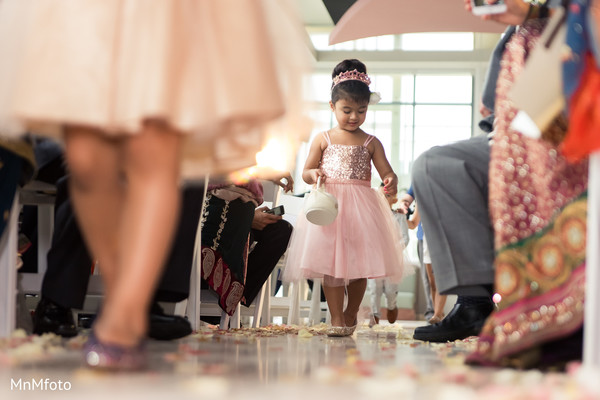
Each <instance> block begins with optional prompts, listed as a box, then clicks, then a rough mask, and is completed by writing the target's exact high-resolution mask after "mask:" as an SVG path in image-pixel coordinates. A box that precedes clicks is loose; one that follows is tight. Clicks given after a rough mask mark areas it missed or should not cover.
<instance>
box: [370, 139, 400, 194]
mask: <svg viewBox="0 0 600 400" xmlns="http://www.w3.org/2000/svg"><path fill="white" fill-rule="evenodd" d="M371 143H372V144H373V146H374V149H375V150H374V151H373V156H372V158H373V165H375V169H376V170H377V172H378V173H379V177H380V178H381V180H382V181H383V187H384V191H385V193H387V194H391V195H395V194H396V193H398V177H397V176H396V174H395V173H394V170H393V169H392V166H391V165H390V163H389V161H388V160H387V158H386V157H385V150H384V149H383V145H382V144H381V142H380V141H379V139H377V138H374V139H373V140H372V141H371Z"/></svg>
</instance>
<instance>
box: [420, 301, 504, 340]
mask: <svg viewBox="0 0 600 400" xmlns="http://www.w3.org/2000/svg"><path fill="white" fill-rule="evenodd" d="M493 308H494V306H493V304H492V303H491V302H490V303H489V304H488V303H482V304H468V305H466V304H462V303H456V304H455V305H454V308H452V311H450V312H449V313H448V315H447V316H446V318H444V319H443V320H442V321H441V322H438V323H437V324H433V325H429V326H420V327H418V328H416V329H415V333H414V335H413V339H416V340H424V341H427V342H452V341H454V340H460V339H464V338H467V337H469V336H477V335H479V332H481V328H482V327H483V324H484V322H485V320H486V318H487V317H488V316H489V315H490V313H491V312H492V310H493Z"/></svg>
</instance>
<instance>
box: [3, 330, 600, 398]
mask: <svg viewBox="0 0 600 400" xmlns="http://www.w3.org/2000/svg"><path fill="white" fill-rule="evenodd" d="M414 327H415V323H414V322H400V323H396V324H394V325H387V326H376V327H374V328H369V327H368V326H366V325H363V326H361V327H359V329H358V330H357V331H356V332H355V333H354V335H353V336H352V337H346V338H330V337H327V336H324V335H321V334H319V332H318V330H317V331H314V330H313V331H312V334H311V332H310V330H309V331H307V330H306V329H304V330H301V331H299V332H298V330H299V328H298V327H288V328H287V329H286V328H285V327H284V326H275V327H270V328H266V329H262V330H251V329H242V330H240V331H227V332H224V331H216V330H213V329H209V328H203V329H202V330H201V332H199V333H197V334H194V335H191V336H189V337H187V338H184V339H181V340H178V341H172V342H157V341H150V342H149V343H148V349H149V355H150V365H149V368H148V369H147V370H145V371H142V372H139V373H127V374H125V373H121V374H119V373H100V372H95V371H91V370H89V369H86V368H84V367H83V364H82V362H81V350H80V347H81V345H82V343H83V341H84V340H85V337H84V336H83V335H82V336H80V337H77V338H75V339H74V340H70V341H65V340H62V339H60V338H57V337H43V338H40V337H24V338H12V339H10V340H9V339H0V399H13V398H14V399H39V398H44V399H54V398H56V399H63V398H78V399H95V398H98V399H100V398H101V399H104V400H106V399H121V398H123V399H132V398H133V399H137V398H139V399H148V400H150V399H166V400H168V399H177V400H179V399H187V398H190V399H205V398H206V399H261V400H264V399H292V400H294V399H303V400H304V399H311V400H312V399H314V400H317V399H331V400H337V399H395V400H409V399H442V400H451V399H460V400H470V399H480V398H484V399H486V400H489V399H491V400H496V399H497V400H500V399H509V400H512V399H517V400H518V399H527V400H543V399H551V400H554V399H556V400H563V399H577V400H580V399H581V400H584V399H585V400H588V399H595V398H598V399H600V384H599V382H598V379H597V378H598V376H596V377H595V378H593V377H594V374H593V373H591V372H589V371H586V370H584V369H581V368H579V369H577V368H572V369H571V371H570V372H567V373H542V372H539V371H515V370H505V369H492V368H478V367H471V366H466V365H464V362H463V361H464V357H465V355H466V354H467V353H468V352H470V351H471V349H472V348H473V346H474V341H475V340H476V339H475V338H470V339H467V340H465V341H461V342H455V343H448V344H430V343H424V342H419V341H413V340H412V339H411V337H412V331H413V329H414ZM590 376H591V377H592V378H590ZM28 385H29V388H28Z"/></svg>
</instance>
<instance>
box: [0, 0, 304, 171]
mask: <svg viewBox="0 0 600 400" xmlns="http://www.w3.org/2000/svg"><path fill="white" fill-rule="evenodd" d="M290 7H291V6H289V4H288V2H287V1H274V0H247V1H246V0H245V1H237V0H218V1H214V0H176V1H172V0H64V1H63V0H61V1H54V0H36V1H22V0H2V1H0V54H2V62H1V63H0V135H4V136H6V135H8V136H16V135H20V134H22V133H23V131H24V130H29V131H33V132H36V133H41V134H45V135H48V136H53V137H56V138H57V139H59V140H60V139H61V138H62V133H63V128H64V126H65V125H67V124H71V125H78V126H85V127H89V128H92V129H96V130H97V131H98V132H102V133H104V134H106V135H109V136H120V135H135V134H136V133H138V132H139V131H140V128H141V126H142V124H143V122H144V121H145V120H148V119H158V120H162V121H165V122H166V123H167V124H169V125H170V126H171V127H172V128H173V130H174V131H175V132H178V133H180V134H183V135H185V139H186V143H185V145H184V146H183V152H184V154H183V165H182V167H183V172H184V174H185V175H192V176H193V175H198V176H202V175H203V174H205V173H207V172H211V173H214V172H217V173H218V172H225V171H231V170H236V169H239V168H243V167H247V166H250V165H254V164H255V163H256V160H255V154H256V152H257V151H259V150H260V149H261V148H262V147H263V145H264V144H265V143H266V141H267V136H268V131H267V130H266V129H267V128H265V127H266V125H267V123H271V122H273V121H274V120H278V119H280V118H281V117H283V116H284V115H286V116H289V115H290V114H289V112H290V111H291V112H293V110H292V109H291V107H296V105H295V104H293V103H292V100H291V99H290V98H288V96H287V95H288V94H289V95H291V96H292V97H293V98H294V101H297V100H296V98H298V99H300V98H301V97H300V91H299V90H295V88H294V87H293V86H294V85H301V82H300V81H301V78H302V72H305V71H306V70H307V68H306V67H307V66H308V65H309V64H308V56H306V57H303V56H304V53H302V51H301V50H303V48H304V47H305V45H304V44H303V42H302V40H303V39H302V30H303V29H301V28H302V27H301V24H300V23H299V18H297V15H295V13H294V11H295V10H293V9H290ZM304 34H305V33H304ZM286 48H289V50H286ZM299 49H300V50H299ZM293 50H294V51H295V53H296V54H295V55H293V54H290V53H292V51H293ZM286 59H287V60H286ZM292 63H293V64H292ZM294 65H296V66H299V67H295V66H294ZM296 81H297V82H296ZM284 87H285V90H284V89H282V88H284ZM288 88H291V90H290V91H288V90H287V89H288ZM284 91H285V93H284ZM292 91H294V93H292ZM298 101H299V100H298ZM291 103H292V104H291ZM293 118H296V117H293ZM298 119H300V117H298ZM287 128H289V127H286V132H287V131H289V129H287ZM280 132H281V131H280Z"/></svg>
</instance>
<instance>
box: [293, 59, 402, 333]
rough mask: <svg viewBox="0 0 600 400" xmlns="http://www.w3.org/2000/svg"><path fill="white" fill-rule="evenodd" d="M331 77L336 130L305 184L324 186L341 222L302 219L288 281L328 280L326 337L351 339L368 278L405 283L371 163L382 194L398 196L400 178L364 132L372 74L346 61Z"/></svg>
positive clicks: (319, 144) (324, 137)
mask: <svg viewBox="0 0 600 400" xmlns="http://www.w3.org/2000/svg"><path fill="white" fill-rule="evenodd" d="M332 77H333V83H332V87H331V101H330V102H329V104H330V106H331V110H332V111H333V113H334V115H335V118H336V120H337V122H338V125H337V126H336V127H335V128H333V129H331V130H329V131H327V132H323V133H322V134H320V135H318V136H317V137H316V138H315V139H314V141H313V142H312V144H311V147H310V152H309V155H308V159H307V160H306V164H305V165H304V170H303V172H302V179H304V181H305V182H306V183H308V184H314V183H316V182H317V179H318V178H319V177H320V178H321V184H323V183H324V182H326V190H327V191H328V192H329V193H331V194H333V195H334V196H335V197H336V198H337V200H338V205H339V210H338V216H337V218H336V219H335V220H334V221H333V223H331V224H330V225H326V226H318V225H313V224H311V223H309V222H308V220H307V219H306V217H305V216H300V217H299V218H298V222H297V226H296V228H295V229H294V233H293V234H292V239H291V241H290V247H289V249H288V256H287V262H286V267H285V271H284V275H283V280H284V281H297V280H300V279H303V278H323V290H324V293H325V297H326V299H327V305H328V306H329V312H330V313H331V325H332V327H331V328H330V329H328V331H327V334H328V335H329V336H349V335H351V334H352V333H353V332H354V329H355V327H356V324H357V322H358V321H357V315H358V309H359V307H360V304H361V301H362V298H363V295H364V293H365V289H366V286H367V278H379V277H384V276H388V277H391V278H392V280H395V281H399V280H400V278H401V276H402V269H403V261H402V260H403V258H402V250H403V245H402V242H401V238H400V237H399V236H400V234H399V232H398V230H397V228H396V227H395V225H394V224H395V223H396V222H395V221H394V219H393V217H392V215H391V214H390V211H389V206H388V204H387V202H386V201H385V199H384V197H383V196H381V195H380V194H378V193H377V191H375V190H373V189H371V161H372V162H373V164H374V165H375V168H376V169H377V172H379V175H380V177H381V180H382V181H383V183H384V191H385V193H388V194H391V195H395V194H396V192H397V184H398V177H397V176H396V174H395V173H394V171H393V170H392V167H391V166H390V163H389V162H388V160H387V159H386V157H385V151H384V149H383V146H382V144H381V142H380V141H379V140H378V139H377V138H375V137H374V136H372V135H369V134H367V133H365V132H364V131H363V130H362V129H360V126H361V125H362V124H363V123H364V122H365V117H366V113H367V108H368V106H369V101H370V98H371V91H370V89H369V84H370V83H371V80H370V79H369V77H368V75H367V69H366V67H365V65H364V64H363V63H362V62H360V61H358V60H344V61H342V62H341V63H339V64H338V65H337V66H336V67H335V68H334V70H333V74H332ZM345 294H347V295H348V301H347V305H346V308H345V309H344V299H345Z"/></svg>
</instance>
